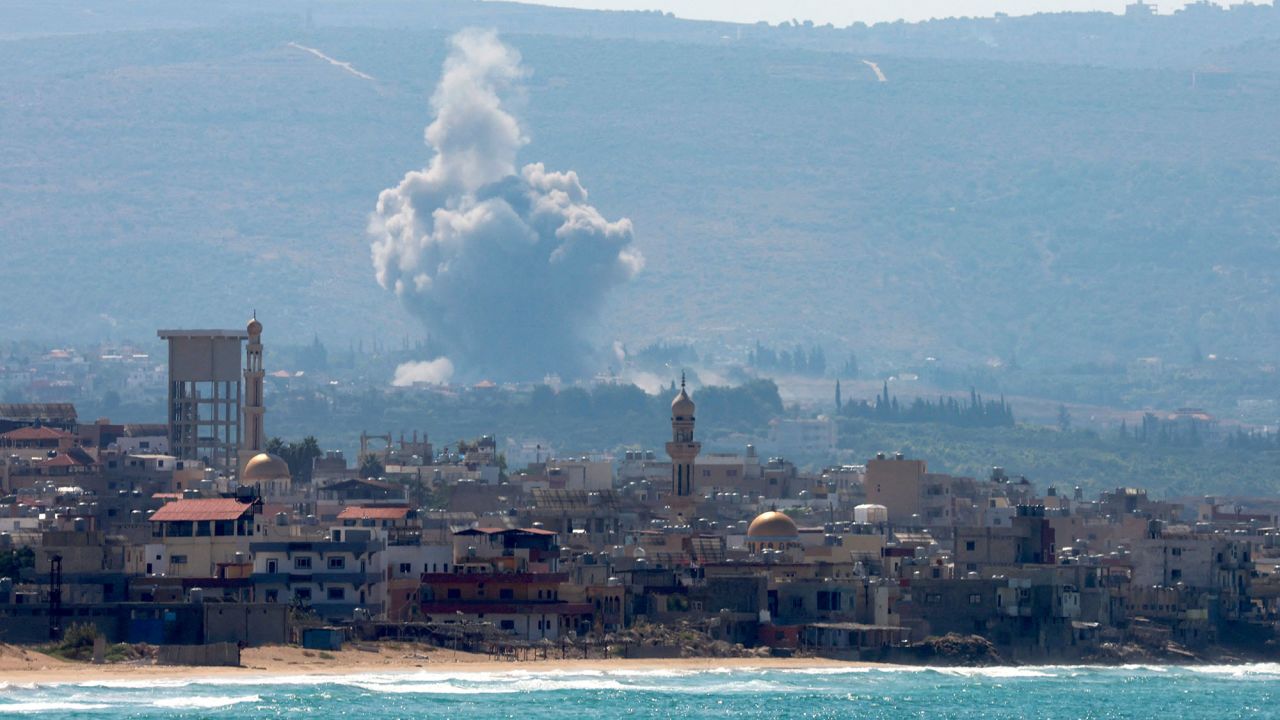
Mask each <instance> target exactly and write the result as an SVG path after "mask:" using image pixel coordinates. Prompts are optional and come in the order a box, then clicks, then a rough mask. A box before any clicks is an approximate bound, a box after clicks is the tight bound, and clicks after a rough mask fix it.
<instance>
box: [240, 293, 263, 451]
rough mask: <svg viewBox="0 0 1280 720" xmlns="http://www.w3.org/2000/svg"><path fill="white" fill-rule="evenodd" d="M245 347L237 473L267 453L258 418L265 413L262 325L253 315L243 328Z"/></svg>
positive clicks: (255, 315)
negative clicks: (258, 456)
mask: <svg viewBox="0 0 1280 720" xmlns="http://www.w3.org/2000/svg"><path fill="white" fill-rule="evenodd" d="M247 330H248V331H249V344H248V345H246V346H245V350H244V405H243V406H242V408H241V413H242V414H243V420H242V422H241V424H242V425H243V426H244V440H243V441H242V442H241V444H240V469H241V470H244V466H245V464H246V463H248V462H249V460H250V459H252V458H253V457H254V456H255V455H257V454H259V453H264V452H266V451H267V441H266V432H265V431H264V430H263V427H262V415H263V413H265V412H266V411H267V409H266V407H264V406H263V404H262V381H263V376H264V372H263V370H262V323H260V322H258V313H256V312H255V313H254V314H253V319H252V320H250V321H249V326H248V328H247Z"/></svg>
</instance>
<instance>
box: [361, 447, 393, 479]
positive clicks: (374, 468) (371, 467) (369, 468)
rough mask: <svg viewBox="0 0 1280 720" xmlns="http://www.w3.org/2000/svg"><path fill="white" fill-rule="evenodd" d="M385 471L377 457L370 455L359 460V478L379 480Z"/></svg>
mask: <svg viewBox="0 0 1280 720" xmlns="http://www.w3.org/2000/svg"><path fill="white" fill-rule="evenodd" d="M386 471H387V468H386V466H385V465H383V464H382V461H381V460H379V459H378V456H377V455H374V454H373V453H370V454H368V455H365V456H364V457H362V458H360V477H361V478H379V477H382V474H383V473H385V472H386Z"/></svg>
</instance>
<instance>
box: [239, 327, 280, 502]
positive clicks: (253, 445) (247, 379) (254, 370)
mask: <svg viewBox="0 0 1280 720" xmlns="http://www.w3.org/2000/svg"><path fill="white" fill-rule="evenodd" d="M245 329H246V331H248V334H249V342H248V344H247V345H245V351H244V352H245V357H244V360H245V366H244V404H243V405H242V406H241V417H242V423H243V426H244V440H243V442H242V443H241V445H240V453H239V462H238V463H237V465H238V466H239V469H240V474H239V478H238V480H239V483H240V485H241V486H242V487H244V486H254V487H256V488H258V493H259V494H260V495H262V496H264V497H279V496H283V495H288V494H289V492H290V490H291V489H292V487H293V477H292V475H291V474H290V472H289V464H288V463H286V462H285V461H284V458H281V457H280V456H279V455H273V454H271V453H269V452H267V442H266V431H265V430H264V428H263V425H262V419H263V415H265V414H266V412H267V409H266V406H265V405H264V404H263V397H262V396H263V392H262V390H263V378H264V377H265V376H266V372H265V371H264V370H263V367H262V323H261V322H259V321H258V315H257V313H254V316H253V318H252V319H250V320H249V324H248V326H246V328H245Z"/></svg>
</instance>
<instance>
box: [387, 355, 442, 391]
mask: <svg viewBox="0 0 1280 720" xmlns="http://www.w3.org/2000/svg"><path fill="white" fill-rule="evenodd" d="M452 377H453V363H451V362H449V358H443V357H442V358H436V359H435V360H423V361H421V362H407V363H401V364H400V366H399V367H397V368H396V374H395V378H393V379H392V380H391V384H392V385H393V386H394V387H409V386H410V385H412V384H414V383H420V382H421V383H431V384H432V385H442V384H444V383H447V382H449V379H450V378H452Z"/></svg>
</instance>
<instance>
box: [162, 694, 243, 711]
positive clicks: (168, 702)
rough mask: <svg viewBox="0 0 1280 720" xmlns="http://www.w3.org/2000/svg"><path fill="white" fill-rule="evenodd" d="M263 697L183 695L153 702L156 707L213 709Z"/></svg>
mask: <svg viewBox="0 0 1280 720" xmlns="http://www.w3.org/2000/svg"><path fill="white" fill-rule="evenodd" d="M261 701H262V698H261V697H259V696H257V695H243V696H240V697H216V696H214V697H181V698H168V699H164V700H156V701H155V702H153V703H151V704H152V705H153V706H155V707H162V708H172V709H203V710H212V709H214V708H224V707H231V706H232V705H239V704H241V703H253V702H261Z"/></svg>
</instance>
